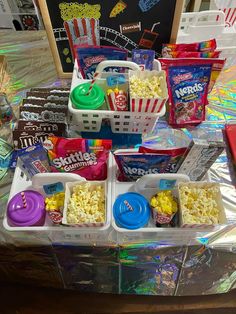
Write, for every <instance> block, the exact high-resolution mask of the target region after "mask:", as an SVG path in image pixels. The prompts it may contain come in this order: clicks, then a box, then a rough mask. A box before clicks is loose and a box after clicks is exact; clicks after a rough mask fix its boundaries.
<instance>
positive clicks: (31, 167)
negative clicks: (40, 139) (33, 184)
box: [18, 144, 50, 178]
mask: <svg viewBox="0 0 236 314" xmlns="http://www.w3.org/2000/svg"><path fill="white" fill-rule="evenodd" d="M18 158H20V160H21V162H22V164H23V168H24V169H25V171H26V172H27V174H28V177H30V178H31V177H33V176H34V175H35V174H37V173H45V172H50V166H49V161H48V156H47V152H46V151H45V149H44V148H43V146H42V145H41V144H37V145H33V146H30V147H27V148H26V149H23V150H20V151H18Z"/></svg>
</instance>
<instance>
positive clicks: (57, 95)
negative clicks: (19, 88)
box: [26, 92, 69, 101]
mask: <svg viewBox="0 0 236 314" xmlns="http://www.w3.org/2000/svg"><path fill="white" fill-rule="evenodd" d="M26 98H33V99H50V100H65V101H68V100H69V94H68V93H66V92H63V93H41V92H27V93H26Z"/></svg>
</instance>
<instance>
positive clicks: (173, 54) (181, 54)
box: [166, 51, 221, 58]
mask: <svg viewBox="0 0 236 314" xmlns="http://www.w3.org/2000/svg"><path fill="white" fill-rule="evenodd" d="M220 53H221V51H205V52H199V51H170V52H169V53H168V58H218V57H219V56H220ZM166 57H167V56H166Z"/></svg>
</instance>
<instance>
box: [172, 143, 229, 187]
mask: <svg viewBox="0 0 236 314" xmlns="http://www.w3.org/2000/svg"><path fill="white" fill-rule="evenodd" d="M224 148H225V144H224V143H223V142H222V141H214V140H213V141H212V140H208V139H194V138H193V139H192V141H191V143H190V144H189V147H188V148H187V150H186V152H185V154H184V156H183V158H182V159H181V160H180V162H179V163H180V167H179V169H178V171H177V173H182V174H186V175H188V176H189V177H190V179H191V180H192V181H200V180H201V179H202V178H203V177H204V175H205V174H206V172H207V171H208V170H209V169H210V167H211V166H212V165H213V163H214V162H215V161H216V159H217V158H218V157H219V155H220V154H221V153H222V152H223V150H224Z"/></svg>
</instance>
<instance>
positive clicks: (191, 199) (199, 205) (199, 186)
mask: <svg viewBox="0 0 236 314" xmlns="http://www.w3.org/2000/svg"><path fill="white" fill-rule="evenodd" d="M178 197H179V217H180V226H181V227H185V228H186V227H187V228H214V226H217V225H223V224H226V223H227V220H226V216H225V210H224V206H223V201H222V196H221V192H220V184H219V183H215V182H188V183H179V184H178Z"/></svg>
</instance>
